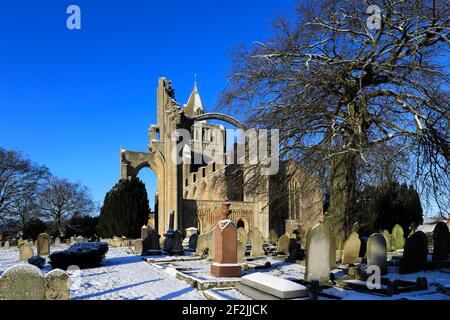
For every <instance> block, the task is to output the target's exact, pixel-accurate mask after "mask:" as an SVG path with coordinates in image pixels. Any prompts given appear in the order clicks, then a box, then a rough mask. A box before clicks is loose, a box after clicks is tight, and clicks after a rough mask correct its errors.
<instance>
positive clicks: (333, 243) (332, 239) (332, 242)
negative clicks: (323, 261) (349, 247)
mask: <svg viewBox="0 0 450 320" xmlns="http://www.w3.org/2000/svg"><path fill="white" fill-rule="evenodd" d="M335 267H336V237H335V235H334V233H333V231H332V230H330V269H334V268H335Z"/></svg>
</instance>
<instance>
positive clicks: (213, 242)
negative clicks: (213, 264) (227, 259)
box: [208, 227, 216, 260]
mask: <svg viewBox="0 0 450 320" xmlns="http://www.w3.org/2000/svg"><path fill="white" fill-rule="evenodd" d="M210 232H211V235H210V237H209V245H208V249H209V250H208V259H210V260H214V257H215V254H216V227H214V228H212V229H211V231H210Z"/></svg>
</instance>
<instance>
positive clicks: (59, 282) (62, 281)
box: [45, 269, 70, 300]
mask: <svg viewBox="0 0 450 320" xmlns="http://www.w3.org/2000/svg"><path fill="white" fill-rule="evenodd" d="M45 298H46V300H69V299H70V279H69V275H68V274H67V273H66V272H64V271H63V270H61V269H54V270H52V271H50V272H49V273H47V274H46V275H45Z"/></svg>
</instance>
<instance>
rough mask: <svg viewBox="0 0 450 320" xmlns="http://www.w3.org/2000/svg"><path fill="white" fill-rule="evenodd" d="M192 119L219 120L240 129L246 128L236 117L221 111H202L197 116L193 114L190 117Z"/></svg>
mask: <svg viewBox="0 0 450 320" xmlns="http://www.w3.org/2000/svg"><path fill="white" fill-rule="evenodd" d="M192 120H193V121H204V120H221V121H225V122H228V123H229V124H232V125H233V126H235V127H237V128H239V129H242V130H247V127H246V126H245V125H244V124H243V123H242V122H240V121H239V120H237V119H236V118H233V117H231V116H229V115H226V114H223V113H212V112H211V113H204V114H201V115H198V116H195V117H193V118H192Z"/></svg>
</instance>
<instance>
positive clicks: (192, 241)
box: [188, 233, 198, 251]
mask: <svg viewBox="0 0 450 320" xmlns="http://www.w3.org/2000/svg"><path fill="white" fill-rule="evenodd" d="M197 242H198V234H197V233H194V234H192V235H191V236H190V237H189V243H188V248H189V250H192V251H196V250H197Z"/></svg>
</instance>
